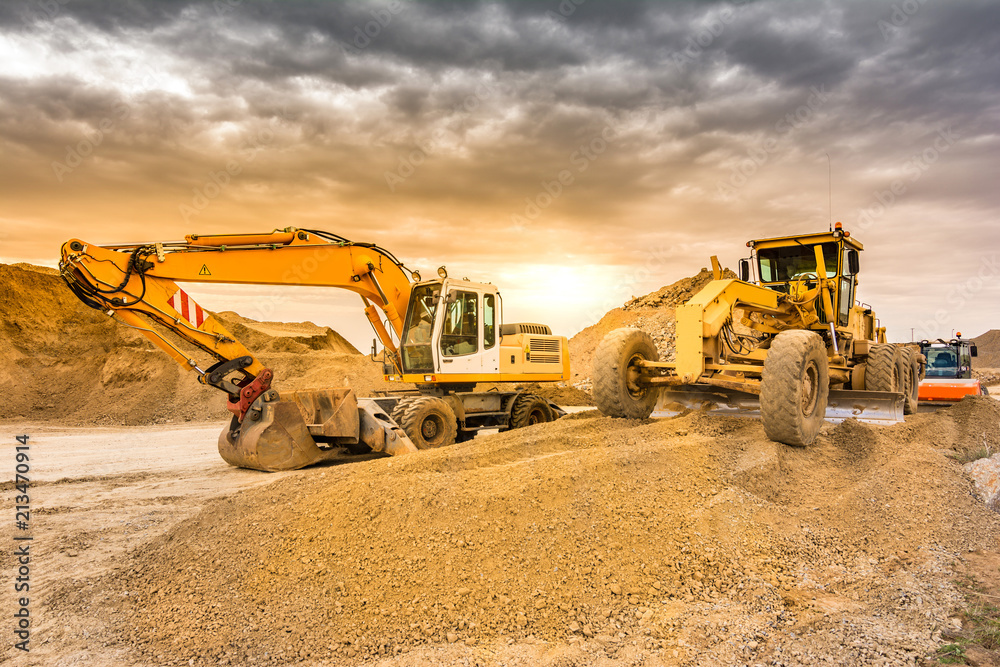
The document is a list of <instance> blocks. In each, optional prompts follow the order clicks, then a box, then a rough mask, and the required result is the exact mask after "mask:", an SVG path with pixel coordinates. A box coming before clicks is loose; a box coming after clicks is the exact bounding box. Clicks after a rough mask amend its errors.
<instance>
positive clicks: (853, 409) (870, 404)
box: [826, 389, 903, 424]
mask: <svg viewBox="0 0 1000 667" xmlns="http://www.w3.org/2000/svg"><path fill="white" fill-rule="evenodd" d="M852 418H853V419H857V420H858V421H859V422H866V423H868V424H898V423H899V422H901V421H903V394H901V393H898V392H894V391H855V390H849V389H839V390H836V391H834V390H832V389H831V390H830V399H829V401H828V402H827V404H826V421H828V422H832V423H834V424H839V423H840V422H842V421H844V420H845V419H852Z"/></svg>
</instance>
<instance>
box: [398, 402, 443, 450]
mask: <svg viewBox="0 0 1000 667" xmlns="http://www.w3.org/2000/svg"><path fill="white" fill-rule="evenodd" d="M404 403H405V405H404ZM401 407H402V409H400V408H401ZM391 416H392V418H393V421H395V422H396V423H397V424H399V426H400V428H402V429H403V430H404V431H405V432H406V435H408V436H409V437H410V440H412V441H413V444H414V445H416V446H417V449H433V448H435V447H447V446H448V445H452V444H455V437H456V434H457V433H458V422H457V420H456V419H455V412H454V410H452V409H451V406H450V405H448V402H447V401H445V400H444V399H442V398H435V397H433V396H420V397H417V398H406V399H403V400H401V401H400V402H399V404H397V405H396V409H394V410H393V411H392V415H391Z"/></svg>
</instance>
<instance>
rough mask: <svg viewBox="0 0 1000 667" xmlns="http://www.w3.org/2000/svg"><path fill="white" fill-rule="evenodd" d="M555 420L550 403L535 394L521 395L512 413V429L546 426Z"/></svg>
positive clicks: (515, 400)
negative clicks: (534, 425)
mask: <svg viewBox="0 0 1000 667" xmlns="http://www.w3.org/2000/svg"><path fill="white" fill-rule="evenodd" d="M553 418H554V415H553V414H552V410H551V409H550V408H549V403H548V401H546V400H545V399H544V398H541V397H539V396H535V395H534V394H521V395H519V396H518V397H517V398H515V399H514V408H513V409H512V410H511V412H510V427H511V428H523V427H525V426H531V425H533V424H544V423H545V422H550V421H552V419H553Z"/></svg>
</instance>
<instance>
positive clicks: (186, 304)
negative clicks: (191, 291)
mask: <svg viewBox="0 0 1000 667" xmlns="http://www.w3.org/2000/svg"><path fill="white" fill-rule="evenodd" d="M167 303H169V304H170V307H171V308H173V309H174V310H176V311H177V312H178V313H180V314H181V317H183V318H184V319H185V320H187V321H188V322H191V323H192V324H194V326H195V328H199V329H200V328H201V325H202V324H204V323H205V311H204V310H202V309H201V306H199V305H198V304H197V303H195V301H194V299H192V298H191V297H190V296H188V293H187V292H185V291H184V290H182V289H178V290H177V291H176V292H174V295H173V296H172V297H170V298H169V299H168V300H167ZM192 315H193V316H194V318H192V317H191V316H192Z"/></svg>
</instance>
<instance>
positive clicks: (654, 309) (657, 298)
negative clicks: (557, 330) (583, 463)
mask: <svg viewBox="0 0 1000 667" xmlns="http://www.w3.org/2000/svg"><path fill="white" fill-rule="evenodd" d="M724 276H725V277H726V278H735V277H736V274H735V273H733V272H732V271H730V270H729V269H726V270H725V273H724ZM711 280H712V272H711V271H709V270H708V269H702V270H701V271H700V272H699V273H698V274H697V275H694V276H691V277H690V278H682V279H681V280H678V281H677V282H675V283H674V284H672V285H668V286H666V287H662V288H660V289H659V290H657V291H655V292H652V293H650V294H647V295H646V296H641V297H637V298H635V299H632V300H631V301H629V302H628V303H626V304H625V305H624V306H622V307H621V308H615V309H614V310H611V311H608V313H607V314H606V315H605V316H604V317H602V318H601V321H600V322H598V323H597V324H594V325H592V326H589V327H587V328H586V329H584V330H583V331H581V332H580V333H578V334H577V335H575V336H573V338H572V339H571V340H570V341H569V351H570V362H571V364H572V368H573V384H574V385H575V386H577V387H579V388H580V389H584V390H586V391H590V377H591V359H592V358H593V356H594V351H595V350H596V349H597V346H598V345H600V343H601V341H602V340H604V337H605V336H606V335H608V333H610V332H611V331H614V330H615V329H620V328H622V327H635V328H636V329H642V330H643V331H645V332H647V333H649V335H651V336H652V337H653V341H654V342H655V343H656V347H657V349H658V350H659V352H660V359H661V360H663V361H672V360H673V359H674V337H675V322H674V309H675V308H676V307H677V305H678V304H681V303H684V302H685V301H687V300H688V299H690V298H691V297H692V296H694V295H695V294H697V293H698V291H700V290H701V289H702V288H703V287H704V286H705V285H707V284H708V283H709V282H710V281H711Z"/></svg>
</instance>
